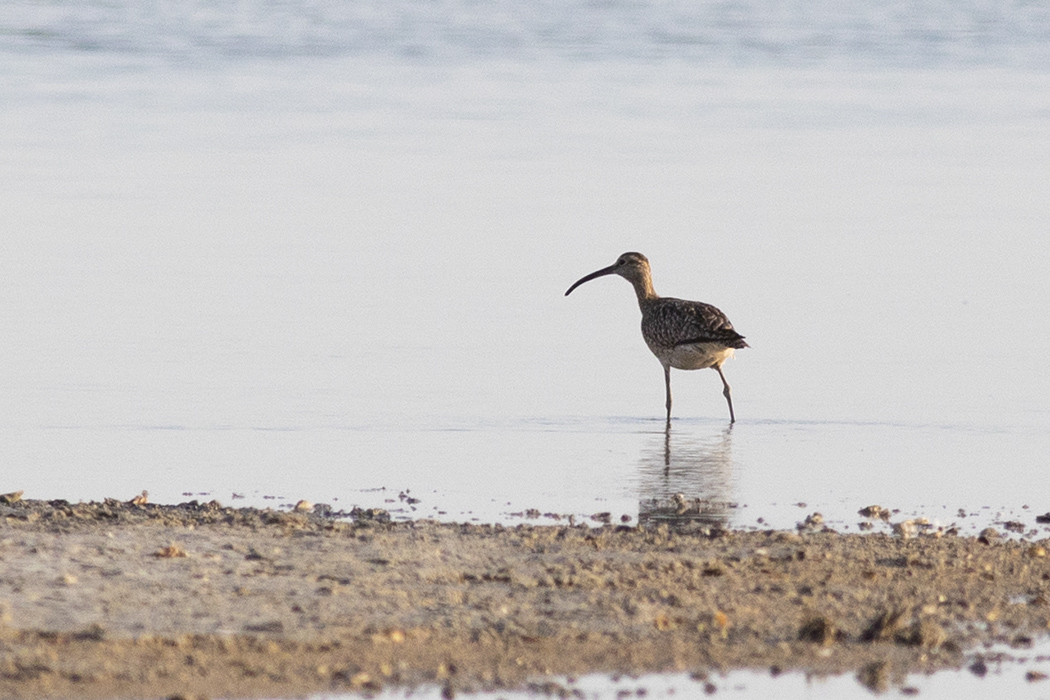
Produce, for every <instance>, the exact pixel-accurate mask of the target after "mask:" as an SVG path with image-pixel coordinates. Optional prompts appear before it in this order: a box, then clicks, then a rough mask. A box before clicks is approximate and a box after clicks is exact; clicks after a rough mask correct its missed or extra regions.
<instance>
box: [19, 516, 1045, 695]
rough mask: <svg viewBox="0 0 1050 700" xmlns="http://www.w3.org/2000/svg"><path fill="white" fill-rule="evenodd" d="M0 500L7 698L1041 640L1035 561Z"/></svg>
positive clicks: (494, 682) (833, 538)
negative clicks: (5, 502) (2, 501)
mask: <svg viewBox="0 0 1050 700" xmlns="http://www.w3.org/2000/svg"><path fill="white" fill-rule="evenodd" d="M361 515H362V517H360V518H359V519H357V520H356V521H347V520H337V519H332V518H330V517H322V516H321V515H316V514H313V513H277V512H270V511H260V510H254V509H232V508H223V507H221V506H219V505H218V504H216V503H211V504H197V503H190V504H183V505H180V506H159V505H151V504H145V503H139V504H133V503H122V502H117V501H106V502H104V503H90V504H69V503H65V502H61V501H52V502H42V501H21V500H19V501H16V502H13V503H7V504H0V697H5V698H7V697H10V698H59V697H63V698H65V697H69V698H71V697H83V698H118V697H143V696H147V697H164V696H169V695H175V694H181V695H183V696H186V697H191V696H200V697H293V696H303V695H306V694H308V693H311V692H318V691H333V690H334V691H340V690H346V691H355V690H356V691H362V692H369V691H374V690H377V689H379V688H382V687H386V686H416V685H420V684H440V685H442V686H444V687H445V688H446V689H447V692H448V693H454V692H456V691H457V690H469V689H479V688H509V687H524V686H525V685H526V684H528V683H542V682H544V681H545V680H546V679H547V678H548V677H549V676H551V675H555V676H557V675H563V674H568V675H579V674H584V673H591V672H607V673H644V672H661V671H682V670H684V671H696V672H698V673H706V672H711V671H724V670H728V669H735V668H766V669H770V668H772V669H779V670H784V671H787V670H792V669H805V670H807V671H810V672H814V673H818V674H825V673H827V674H832V673H842V672H850V673H857V674H858V678H859V679H860V680H861V681H862V682H864V683H866V684H868V685H869V686H871V687H873V688H880V687H887V686H888V684H892V683H894V682H895V681H896V680H899V679H901V678H903V677H904V675H905V674H907V673H911V672H916V671H931V670H936V669H939V668H948V667H958V666H960V665H961V664H963V663H964V661H965V660H966V657H965V653H966V652H967V651H970V650H973V649H975V648H976V646H977V645H978V644H979V643H982V642H986V641H998V642H1004V643H1008V644H1013V645H1017V646H1024V645H1026V644H1030V643H1031V642H1032V640H1035V639H1037V638H1039V637H1040V636H1041V635H1045V634H1046V633H1047V629H1048V622H1050V604H1048V603H1050V559H1048V557H1047V556H1046V545H1047V543H1046V542H1045V541H1042V542H1029V541H1002V540H999V539H996V538H989V537H983V538H969V537H956V536H945V537H936V538H935V537H917V538H908V539H905V538H901V537H893V536H890V535H882V534H867V535H843V534H838V533H833V532H815V533H812V534H802V535H800V534H797V533H792V532H776V531H770V532H738V531H729V532H726V531H720V530H717V529H716V530H715V531H713V532H712V531H709V530H706V529H703V528H698V529H696V530H694V531H692V532H678V531H675V530H674V529H672V528H669V527H667V526H658V527H654V528H650V529H639V528H633V527H613V526H608V525H607V526H603V527H601V528H597V529H595V528H589V527H585V526H572V527H570V526H558V525H542V526H538V525H527V524H523V525H521V526H518V527H500V526H483V525H454V524H440V523H433V522H411V523H391V522H387V521H384V520H382V519H369V518H368V517H365V516H366V515H367V514H361Z"/></svg>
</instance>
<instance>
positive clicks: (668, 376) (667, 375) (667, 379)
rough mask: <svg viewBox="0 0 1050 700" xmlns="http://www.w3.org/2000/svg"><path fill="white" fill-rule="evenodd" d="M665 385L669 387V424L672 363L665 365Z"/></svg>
mask: <svg viewBox="0 0 1050 700" xmlns="http://www.w3.org/2000/svg"><path fill="white" fill-rule="evenodd" d="M664 386H665V387H667V404H666V406H667V424H668V425H670V424H671V365H664Z"/></svg>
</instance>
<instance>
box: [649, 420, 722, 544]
mask: <svg viewBox="0 0 1050 700" xmlns="http://www.w3.org/2000/svg"><path fill="white" fill-rule="evenodd" d="M731 436H732V427H731V426H730V427H727V428H725V429H723V430H719V431H718V432H717V433H715V434H713V435H709V436H708V437H707V438H706V439H705V438H702V437H698V436H697V435H695V434H688V435H684V434H673V433H672V431H671V423H670V421H668V423H667V426H666V428H665V429H664V431H663V433H658V434H655V435H654V439H653V440H652V442H651V443H650V444H649V446H648V447H647V449H646V451H645V453H644V454H643V455H642V460H641V469H640V471H641V474H640V477H641V487H640V489H639V496H638V498H639V502H638V523H639V525H641V526H643V527H644V526H650V525H657V524H660V523H666V524H668V525H670V526H671V527H673V528H675V529H696V528H698V527H699V528H702V529H703V528H719V529H721V528H725V527H727V526H728V524H729V520H730V512H731V511H732V510H733V509H734V508H735V507H736V504H735V503H733V502H732V500H731V498H730V494H731V481H732V470H733V462H732V453H731V439H730V438H731Z"/></svg>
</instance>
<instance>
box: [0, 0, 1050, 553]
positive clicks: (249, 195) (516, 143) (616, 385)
mask: <svg viewBox="0 0 1050 700" xmlns="http://www.w3.org/2000/svg"><path fill="white" fill-rule="evenodd" d="M143 7H145V6H143ZM311 7H313V8H314V10H315V12H314V14H310V13H309V12H307V8H306V6H305V5H304V6H303V7H298V6H297V5H295V4H294V3H292V4H282V5H280V6H275V5H270V4H266V3H241V4H239V5H238V8H239V9H237V10H233V9H230V8H225V7H224V6H219V5H216V6H212V5H210V4H208V3H196V4H194V5H193V6H192V7H190V6H187V7H185V8H181V9H179V8H176V10H173V11H172V12H171V13H169V15H165V16H164V17H160V14H163V13H160V14H157V13H158V12H160V10H159V9H157V8H153V9H154V10H157V11H156V12H153V11H148V10H149V8H146V9H142V8H140V7H139V6H137V5H136V6H132V5H127V6H125V5H121V4H120V3H115V4H114V3H107V4H96V3H91V2H83V3H31V4H30V3H17V2H16V3H12V4H9V5H7V6H5V8H4V9H3V10H2V11H0V52H2V54H3V61H2V62H0V89H2V91H3V94H4V99H3V100H2V101H0V191H2V192H3V193H4V195H3V203H2V204H0V231H2V234H0V279H2V280H3V281H2V285H0V292H2V293H0V319H2V322H3V328H4V332H3V334H2V336H0V367H2V369H0V430H2V434H3V439H2V440H0V465H2V471H0V489H2V490H15V489H25V490H26V495H27V496H31V497H36V498H67V499H72V500H76V499H97V498H101V497H104V496H112V497H120V498H128V497H130V496H131V495H133V494H135V493H137V492H139V491H141V490H142V489H148V490H149V491H150V494H151V497H152V499H153V500H154V501H157V502H177V501H182V500H186V499H187V497H188V496H187V494H189V495H191V496H192V497H194V498H216V499H218V500H220V501H222V502H224V503H234V504H236V503H244V504H252V505H279V504H287V503H289V502H295V501H296V500H297V499H299V498H306V499H308V500H311V501H315V502H328V503H332V504H333V505H335V506H337V507H346V508H349V507H350V506H352V505H362V506H375V505H385V506H386V507H390V508H392V509H394V510H397V511H398V513H399V515H401V516H404V517H409V516H411V517H417V516H438V517H442V518H448V519H464V518H476V519H478V520H482V521H496V520H514V519H515V518H516V517H517V516H516V515H515V514H516V513H522V512H524V511H525V510H526V509H530V508H534V509H537V510H539V511H540V512H541V513H558V514H563V515H566V514H575V515H577V516H587V515H590V514H592V513H596V512H609V513H611V514H612V516H613V517H614V518H618V517H619V516H621V515H628V516H630V517H632V518H637V517H638V515H639V513H640V512H643V513H644V512H645V511H646V509H647V508H649V507H650V506H651V504H652V503H653V502H654V499H655V500H659V499H666V498H668V497H670V496H672V495H673V494H675V493H682V494H683V495H685V496H686V497H688V498H703V499H706V500H707V501H710V505H711V513H712V514H713V515H714V517H716V518H718V519H721V520H722V521H724V522H728V523H731V524H733V525H740V526H752V525H753V526H764V525H773V526H776V527H791V526H793V525H794V523H795V522H797V521H798V520H800V519H801V518H802V517H804V516H805V515H806V514H808V513H810V512H813V511H820V512H822V513H824V515H825V517H826V518H828V519H829V520H830V521H831V522H832V523H833V524H835V525H836V526H837V527H842V528H855V527H856V521H857V520H858V518H857V517H856V511H857V509H858V508H860V507H862V506H865V505H869V504H871V503H879V504H881V505H884V506H887V507H891V508H898V509H901V517H904V516H905V515H923V516H927V517H930V518H934V519H937V520H938V521H939V522H942V523H944V524H949V523H956V524H959V525H960V526H962V527H964V528H965V527H976V526H977V525H981V526H983V525H986V524H988V523H989V522H995V521H996V520H1002V519H1003V518H1008V519H1019V520H1021V521H1023V522H1024V523H1025V524H1026V525H1028V526H1030V527H1035V522H1034V516H1035V515H1036V514H1040V513H1043V512H1046V511H1050V498H1048V496H1047V494H1046V493H1044V491H1045V490H1044V489H1042V488H1041V486H1040V485H1041V484H1042V482H1043V480H1044V479H1043V477H1044V475H1045V473H1046V469H1047V467H1048V464H1047V460H1048V455H1050V449H1048V448H1050V404H1048V400H1047V396H1050V373H1048V372H1047V370H1046V367H1045V358H1046V348H1047V347H1048V346H1050V321H1048V319H1050V276H1048V275H1047V274H1046V261H1047V260H1050V239H1048V238H1047V236H1046V231H1047V221H1050V198H1048V197H1047V196H1046V192H1047V191H1048V186H1050V109H1048V108H1047V104H1050V102H1048V95H1050V71H1048V70H1047V68H1048V67H1050V58H1048V54H1047V51H1046V45H1047V41H1046V39H1047V37H1048V36H1050V30H1048V27H1050V18H1048V17H1047V16H1046V15H1045V13H1040V12H1038V11H1037V10H1036V9H1033V8H1032V7H1028V6H1025V7H1016V8H1013V9H1011V10H1009V11H1007V10H1003V11H1002V12H1001V13H999V14H996V15H994V16H992V15H986V14H981V13H982V12H983V10H981V9H980V8H979V7H977V6H976V5H973V6H971V5H969V4H965V3H964V4H961V5H959V4H956V3H952V4H951V5H950V6H949V5H945V6H944V7H943V8H940V9H938V7H939V6H937V7H933V8H932V9H930V11H929V13H928V15H927V14H915V12H914V11H910V10H909V11H905V10H907V8H906V6H905V5H903V4H902V5H901V6H900V7H896V8H895V9H894V7H893V6H880V7H882V9H879V8H876V7H875V6H874V5H872V6H870V7H869V6H868V5H866V4H864V3H860V4H858V5H857V6H856V7H854V8H853V9H851V10H849V12H847V13H845V14H843V13H841V12H839V11H836V10H834V9H833V8H830V7H825V8H824V9H820V8H815V9H814V8H813V7H811V6H809V5H807V7H809V8H810V9H809V10H806V12H808V13H809V14H806V12H803V8H802V5H798V6H796V5H792V4H790V3H789V4H787V5H783V4H780V5H778V7H780V10H782V11H781V12H780V14H778V12H777V11H774V10H773V9H772V5H767V4H765V3H761V2H755V3H750V4H747V3H745V4H740V5H738V6H736V8H737V9H736V10H732V9H731V8H729V6H728V5H717V4H716V5H712V6H711V8H708V9H704V10H702V11H700V10H698V11H697V13H698V14H697V15H696V16H695V17H692V16H691V15H690V14H689V13H690V12H691V10H690V7H685V6H681V7H680V6H677V5H674V4H671V5H664V4H660V5H653V6H646V8H647V9H646V11H645V13H644V16H645V17H646V18H647V19H646V21H645V25H644V31H637V32H632V31H630V28H631V27H633V26H635V24H634V23H635V22H636V21H638V18H639V16H638V15H637V14H636V12H637V11H638V8H637V7H635V6H631V7H628V6H622V7H619V6H617V7H618V9H617V7H605V6H603V7H605V9H601V8H598V7H597V6H593V7H592V6H586V7H584V6H578V7H577V6H572V7H576V10H577V14H575V15H573V14H571V13H570V14H569V15H564V16H563V15H557V14H556V15H551V14H550V13H549V12H547V10H544V9H543V7H541V6H539V5H536V6H533V5H524V6H522V7H520V8H517V9H513V8H504V7H503V6H502V5H499V4H498V3H494V4H488V5H485V4H483V5H479V6H478V7H477V8H474V9H473V10H471V9H470V8H466V7H465V6H460V5H457V4H455V3H452V4H449V5H447V6H444V8H445V9H444V10H440V11H439V10H427V9H426V7H424V6H423V5H417V4H414V3H389V4H388V3H384V4H382V5H369V4H367V3H363V4H354V5H353V8H354V9H348V8H344V7H343V5H342V4H341V3H333V4H324V3H320V4H316V3H315V4H312V5H311ZM472 7H473V6H472ZM567 7H568V6H567ZM949 7H951V8H955V9H952V11H951V12H947V9H946V8H949ZM479 8H480V9H479ZM523 8H524V9H523ZM886 8H889V10H892V11H886ZM169 9H170V8H169ZM548 9H549V8H548ZM942 10H944V12H942ZM909 12H910V14H909ZM501 13H502V14H501ZM800 13H801V14H800ZM162 20H163V21H162ZM672 29H675V30H677V31H679V32H680V33H679V34H677V35H673V36H672V33H671V30H672ZM1022 30H1023V31H1022ZM815 37H816V38H815ZM819 37H824V39H823V40H821V41H818V40H817V39H818V38H819ZM625 250H640V251H642V252H644V253H645V254H646V255H648V256H649V258H650V260H651V261H652V264H653V269H654V278H655V283H656V288H657V291H659V292H661V293H663V294H667V295H673V296H680V297H685V298H694V299H701V300H704V301H708V302H711V303H714V304H716V305H718V306H719V307H721V308H722V309H723V310H724V311H726V312H727V313H728V314H729V316H730V318H732V319H733V321H734V323H735V325H736V326H737V328H738V329H739V330H740V331H741V332H742V333H743V334H744V335H746V336H747V338H748V341H749V342H750V343H751V345H752V347H751V348H750V349H747V350H744V351H741V352H739V353H738V355H737V358H736V359H735V360H733V361H731V362H730V363H728V364H727V366H726V372H727V376H728V378H729V381H730V382H731V383H732V385H733V387H734V397H735V402H736V406H737V413H738V416H739V421H738V423H737V424H736V426H734V427H733V428H732V430H728V429H727V416H726V409H725V404H724V401H723V399H722V397H721V395H720V385H719V383H718V378H717V375H716V374H715V373H713V372H691V373H685V372H676V373H675V374H674V375H673V377H672V381H673V384H674V389H675V410H674V414H675V420H674V421H673V422H672V424H671V426H670V429H669V430H666V429H665V426H664V423H663V421H662V419H661V416H662V413H663V407H662V403H663V386H662V373H661V369H660V366H659V364H658V363H657V362H656V360H655V359H654V358H653V357H652V356H651V355H650V354H649V352H648V350H647V349H646V348H645V346H644V344H643V342H642V340H641V338H640V334H639V330H638V320H639V319H638V311H637V306H636V304H635V302H634V298H633V295H632V293H631V290H630V288H629V286H628V285H627V284H625V283H624V282H623V281H622V280H619V279H616V278H605V279H602V280H599V281H596V282H593V283H591V284H588V285H586V286H585V287H583V288H581V289H580V290H579V291H578V292H576V293H574V294H573V295H572V297H570V298H564V297H563V293H564V290H565V289H566V288H567V287H568V285H569V284H570V283H571V282H573V281H574V280H576V279H577V278H579V277H580V276H582V275H583V274H585V273H587V272H590V271H592V270H594V269H597V268H598V267H603V266H605V265H607V264H609V263H611V262H612V261H613V260H614V259H615V257H616V256H617V255H618V254H619V253H621V252H623V251H625ZM405 491H408V492H410V494H411V495H412V496H413V497H414V498H418V499H420V502H419V503H417V504H414V506H413V507H410V506H409V505H408V504H407V503H406V501H404V500H403V499H399V498H398V495H399V494H400V493H402V492H405ZM235 494H236V496H235ZM242 496H243V499H242V498H240V497H242ZM647 504H648V505H647ZM800 504H801V505H800ZM960 511H961V514H960ZM963 516H965V517H963ZM760 518H761V520H759V519H760ZM1044 534H1045V533H1044Z"/></svg>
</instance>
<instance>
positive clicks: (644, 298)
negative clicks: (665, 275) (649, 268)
mask: <svg viewBox="0 0 1050 700" xmlns="http://www.w3.org/2000/svg"><path fill="white" fill-rule="evenodd" d="M631 284H632V285H633V286H634V293H635V296H637V297H638V306H639V307H640V308H641V309H642V311H645V305H646V304H647V303H648V302H651V301H653V300H655V299H659V298H660V297H658V296H657V295H656V291H655V290H654V289H653V280H652V278H651V277H650V276H649V275H646V276H644V277H639V278H638V279H633V280H631Z"/></svg>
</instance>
